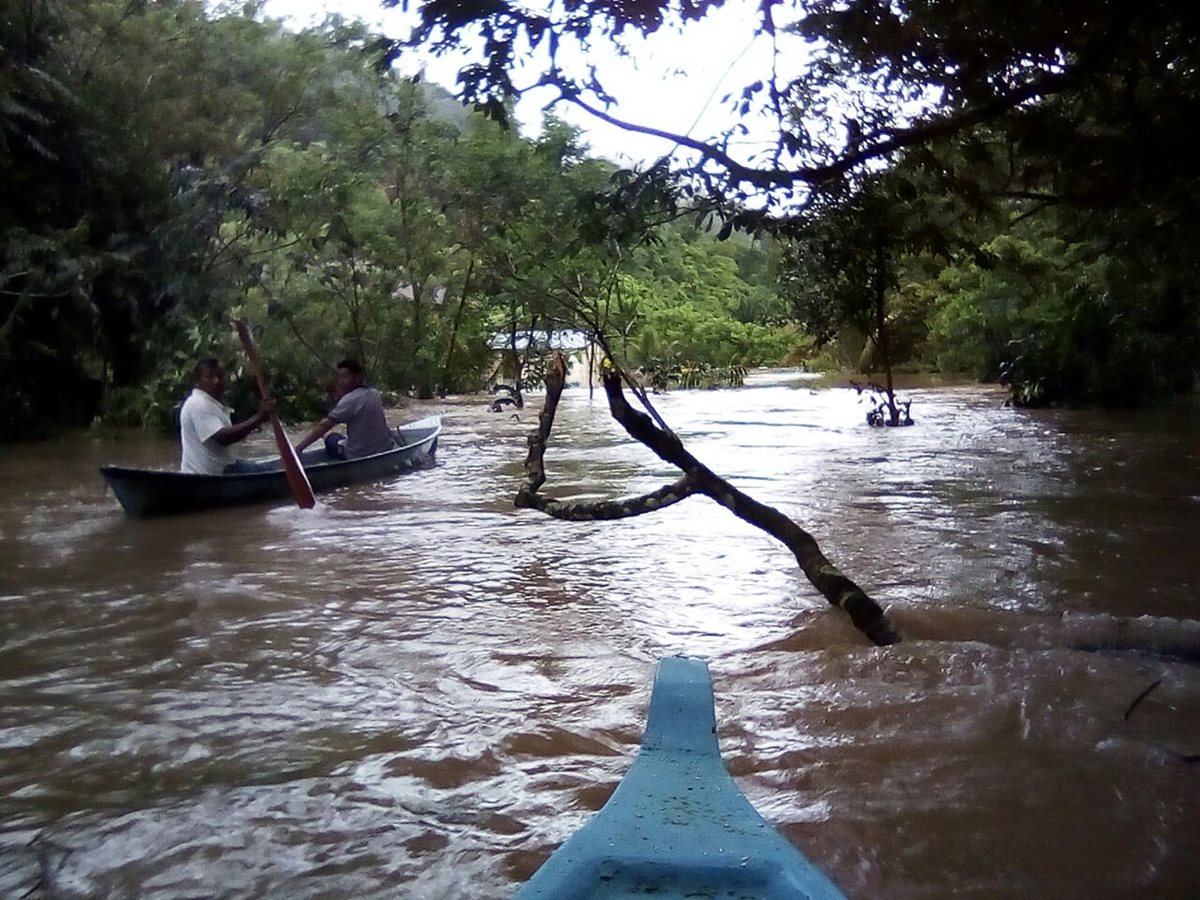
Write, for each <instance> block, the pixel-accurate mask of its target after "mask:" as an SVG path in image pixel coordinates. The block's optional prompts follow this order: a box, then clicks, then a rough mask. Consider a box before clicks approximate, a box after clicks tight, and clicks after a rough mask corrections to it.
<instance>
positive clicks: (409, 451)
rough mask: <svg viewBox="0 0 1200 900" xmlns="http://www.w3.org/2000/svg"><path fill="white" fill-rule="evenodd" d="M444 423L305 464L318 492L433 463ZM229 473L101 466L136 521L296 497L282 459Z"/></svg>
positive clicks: (412, 427) (425, 423) (312, 454)
mask: <svg viewBox="0 0 1200 900" xmlns="http://www.w3.org/2000/svg"><path fill="white" fill-rule="evenodd" d="M441 431H442V424H441V419H440V418H437V417H431V418H428V419H421V420H419V421H417V422H412V423H410V424H407V425H402V426H400V427H399V428H397V429H395V433H396V435H397V444H398V445H397V446H396V447H394V448H392V449H391V450H387V451H385V452H383V453H376V454H374V455H373V456H364V457H362V458H361V459H353V460H331V459H330V458H329V457H328V455H327V454H326V452H325V450H324V448H323V447H322V448H318V449H316V450H309V451H306V452H305V453H303V454H301V456H300V462H301V464H302V465H303V466H304V471H305V473H306V474H307V475H308V480H309V483H310V484H311V485H312V489H313V491H314V492H315V493H321V492H322V491H330V490H333V489H334V488H339V487H345V486H346V485H349V484H356V483H358V482H368V481H379V480H380V479H383V478H387V477H389V476H392V475H395V474H398V473H400V472H404V471H408V470H410V469H417V468H424V467H426V466H429V465H432V463H433V461H434V454H435V453H436V452H437V442H438V437H439V436H440V435H441ZM232 468H233V471H230V472H227V473H226V474H223V475H193V474H190V473H185V472H165V471H154V470H149V469H131V468H126V467H124V466H101V467H100V472H101V474H103V475H104V479H105V481H106V482H107V483H108V486H109V487H110V488H112V491H113V494H114V495H115V496H116V498H117V500H118V502H119V503H120V504H121V507H122V508H123V509H124V510H125V512H126V513H127V514H129V515H130V516H133V517H135V518H146V517H150V516H163V515H174V514H178V513H186V512H194V511H196V510H201V509H211V508H214V507H220V506H237V505H242V504H247V503H261V502H266V501H270V500H280V499H283V498H287V497H290V496H291V488H290V487H289V486H288V480H287V474H286V473H285V472H284V471H283V468H282V466H281V464H280V461H279V458H278V457H274V458H271V459H260V460H240V461H238V462H237V463H236V464H235V466H234V467H232Z"/></svg>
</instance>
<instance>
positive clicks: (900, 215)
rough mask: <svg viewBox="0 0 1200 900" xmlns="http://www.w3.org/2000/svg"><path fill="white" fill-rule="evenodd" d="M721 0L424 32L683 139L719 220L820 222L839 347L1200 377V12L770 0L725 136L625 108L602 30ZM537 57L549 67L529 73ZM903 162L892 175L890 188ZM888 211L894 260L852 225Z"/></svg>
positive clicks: (976, 1)
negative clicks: (612, 82)
mask: <svg viewBox="0 0 1200 900" xmlns="http://www.w3.org/2000/svg"><path fill="white" fill-rule="evenodd" d="M388 2H398V0H388ZM719 5H722V3H721V0H708V2H706V0H700V2H692V0H686V2H682V0H681V2H675V0H650V2H646V3H637V4H614V3H610V2H607V0H580V2H576V0H550V2H548V3H546V4H539V5H537V6H536V7H527V6H525V5H522V4H517V3H510V2H505V0H486V2H483V0H456V2H453V3H447V2H443V0H425V2H423V3H421V4H419V12H420V16H421V22H420V26H419V27H418V29H417V31H416V33H415V35H414V36H413V38H412V41H413V42H416V43H421V44H423V45H426V46H433V47H436V48H439V49H444V48H451V47H453V48H456V49H458V50H460V51H463V52H466V53H467V54H468V55H469V57H470V63H469V64H468V65H467V66H466V67H464V69H463V70H462V72H461V80H462V95H463V97H464V98H465V99H467V100H469V101H471V102H474V103H476V104H477V105H478V106H479V107H480V108H483V109H486V110H487V111H488V112H489V113H490V114H492V115H496V116H499V117H503V116H504V115H505V111H506V110H507V109H508V106H509V104H510V103H511V101H512V99H513V98H514V97H517V96H519V95H520V94H521V93H522V91H523V90H524V89H525V88H524V87H523V86H522V85H537V86H538V87H539V89H544V86H545V85H551V86H553V87H555V88H557V90H558V92H559V98H558V101H557V102H559V103H562V104H569V105H572V106H575V107H577V108H580V109H583V110H585V111H587V112H589V113H591V114H593V115H595V116H598V117H602V118H605V119H606V120H608V121H610V122H616V123H617V124H621V125H623V126H624V127H627V128H629V129H630V130H633V131H638V132H641V133H645V134H652V135H655V136H658V137H661V138H663V139H664V141H665V143H664V152H669V148H670V147H671V146H672V145H673V146H674V147H675V148H678V151H679V152H676V153H674V155H673V156H672V159H671V165H670V166H666V165H664V166H660V167H658V169H657V177H658V180H659V181H660V182H661V183H662V184H673V185H675V186H676V187H678V188H679V189H682V190H683V191H685V192H686V193H688V194H690V195H691V196H692V197H693V198H694V202H696V203H701V204H707V205H709V206H710V207H711V208H712V209H714V210H717V211H719V213H720V215H721V216H722V217H723V218H724V219H725V223H726V230H727V229H728V228H729V226H734V227H737V228H745V229H749V230H756V231H757V230H762V229H768V230H771V231H773V232H775V233H781V234H783V235H785V236H787V237H796V238H797V240H796V242H795V244H794V245H792V246H791V247H790V248H789V250H788V253H787V254H785V255H788V256H790V257H791V258H792V262H793V263H794V265H791V264H789V265H787V266H785V271H788V272H791V273H792V276H793V277H792V278H791V283H790V285H789V292H790V293H791V296H792V299H793V301H794V303H795V304H796V311H797V313H798V315H799V316H800V318H801V319H803V320H804V321H806V322H808V323H809V324H810V325H812V326H813V327H815V328H816V329H817V331H818V334H817V335H816V337H817V338H818V339H819V340H821V341H822V342H824V343H826V344H828V345H829V348H835V347H836V344H837V342H835V341H833V338H834V337H838V336H840V337H841V338H842V340H841V343H850V342H853V338H854V335H857V341H858V342H860V343H861V341H862V340H863V339H864V337H866V338H867V339H869V340H870V341H871V342H872V343H874V344H875V345H876V349H878V342H879V340H881V339H883V340H886V337H885V335H886V332H887V331H889V330H891V331H893V332H895V333H898V334H902V337H903V340H900V341H895V342H893V343H894V345H895V347H894V349H896V350H899V349H900V345H902V344H911V345H912V349H913V352H914V353H915V354H916V355H917V356H918V357H924V361H925V362H926V363H929V362H933V361H936V360H940V361H942V362H943V363H952V364H954V365H956V366H962V367H965V368H968V369H970V370H975V371H977V372H981V373H984V374H993V375H1003V376H1004V377H1006V378H1008V379H1011V383H1012V384H1013V387H1014V398H1015V399H1016V400H1017V401H1018V402H1025V403H1047V402H1055V401H1069V402H1093V403H1112V404H1128V403H1141V402H1147V401H1152V400H1156V399H1161V398H1162V397H1164V396H1168V395H1169V394H1170V393H1172V392H1174V391H1178V390H1187V389H1192V388H1193V387H1194V385H1195V382H1196V378H1197V374H1198V373H1200V355H1198V351H1200V292H1198V291H1197V288H1196V280H1195V278H1194V277H1193V274H1194V273H1193V271H1192V270H1193V269H1194V267H1195V262H1194V260H1195V254H1194V253H1193V252H1191V251H1190V250H1189V248H1190V247H1194V246H1195V244H1196V239H1197V238H1198V237H1200V233H1198V231H1200V216H1198V213H1197V210H1198V209H1200V203H1198V197H1200V185H1198V183H1197V178H1198V176H1197V173H1196V171H1195V167H1194V165H1193V163H1192V159H1191V152H1192V139H1191V136H1190V123H1191V122H1194V121H1195V120H1196V117H1197V114H1198V113H1200V42H1197V41H1196V40H1195V36H1196V34H1200V7H1197V6H1196V5H1195V4H1190V3H1177V2H1173V0H1142V2H1136V3H1134V2H1099V3H1098V2H1093V0H1052V2H1041V0H1038V2H1031V3H1021V4H1013V3H1011V2H1009V0H970V2H961V0H914V2H893V3H881V2H879V0H787V2H781V3H769V4H756V5H754V6H753V7H752V8H751V7H749V6H748V7H747V14H748V15H751V14H753V15H756V16H757V17H758V34H759V36H760V38H761V39H762V45H761V46H758V47H756V54H757V55H758V56H759V57H760V58H761V59H762V61H763V65H762V68H761V74H760V77H758V78H756V79H755V80H752V81H750V83H748V84H745V85H744V86H743V87H742V88H741V89H740V90H739V89H737V88H733V89H731V90H730V91H729V94H728V96H727V97H726V101H727V103H728V106H729V110H730V116H729V118H728V125H727V127H726V128H725V130H724V131H722V132H721V133H717V134H714V135H712V136H709V137H705V138H698V137H696V136H694V135H692V134H669V133H666V132H663V131H662V130H660V129H659V128H656V127H655V125H656V123H653V122H622V121H621V120H620V118H619V116H616V115H614V114H613V112H614V111H613V110H612V109H610V108H609V106H608V104H609V101H610V99H611V98H610V97H609V95H608V93H607V90H606V87H605V85H604V83H603V71H602V70H600V69H598V68H597V67H595V66H594V65H588V64H584V65H579V64H577V61H576V57H579V56H582V58H583V59H584V60H585V63H590V62H592V61H593V60H595V59H596V55H595V53H594V48H595V47H597V46H598V45H600V44H607V45H610V46H613V47H615V48H617V49H618V50H621V49H622V48H628V46H629V45H628V43H627V38H628V35H630V34H637V35H640V36H649V37H650V38H651V39H653V37H654V36H655V35H656V33H657V32H659V31H660V30H666V29H668V28H675V27H683V28H684V29H686V27H687V24H688V23H689V22H691V21H693V20H696V19H700V18H702V17H704V16H705V15H706V14H707V13H708V11H709V10H710V9H711V8H713V7H715V6H719ZM480 37H482V38H483V39H482V40H480ZM397 47H398V48H399V47H402V45H397ZM530 48H533V49H534V50H535V51H536V52H535V53H534V54H532V56H533V58H534V59H536V60H538V61H539V62H540V64H541V69H542V72H541V77H540V78H537V77H530V75H529V71H528V70H529V66H530V64H531V63H530V55H531V54H530V53H529V50H530ZM797 60H804V62H803V64H799V65H796V64H794V63H795V61H797ZM518 62H520V63H521V64H522V65H521V66H518ZM518 71H520V72H521V75H520V78H519V79H518V78H516V77H514V73H515V72H518ZM751 77H753V76H751ZM763 121H767V122H770V123H771V129H772V130H773V131H774V136H773V137H771V135H770V134H769V133H768V134H765V135H762V137H765V138H767V143H768V146H766V147H765V148H764V147H763V146H762V144H761V142H754V143H753V144H752V146H753V147H754V149H749V150H745V151H742V150H740V145H739V138H740V137H742V136H744V135H745V134H746V128H747V124H746V123H755V125H756V127H757V126H758V124H759V123H761V122H763ZM884 170H887V171H889V172H891V173H892V175H893V176H894V177H891V178H889V179H887V180H886V181H887V183H886V184H884V185H880V183H879V177H878V176H879V173H880V172H882V171H884ZM869 207H874V208H876V209H878V210H884V209H885V208H886V210H887V212H886V218H887V220H888V221H889V222H890V224H889V230H890V232H891V234H892V237H891V238H889V240H888V241H887V243H888V252H887V254H886V255H887V257H888V258H887V259H886V260H880V257H879V246H880V245H879V244H878V243H877V242H874V241H871V240H866V241H863V240H862V238H863V234H862V229H861V228H855V227H851V222H852V220H853V219H854V218H855V215H856V211H862V210H864V209H866V208H869ZM823 220H824V221H823ZM1034 220H1036V221H1034ZM861 224H863V225H866V224H868V223H867V221H866V220H861ZM839 232H840V234H841V237H840V240H841V241H842V243H843V246H840V247H839V246H835V244H836V243H837V240H839V238H838V233H839ZM1018 248H1023V249H1018ZM814 252H816V253H817V255H818V257H819V258H818V259H815V260H814V259H812V258H811V256H812V254H813V253H814ZM872 257H874V258H875V260H876V262H877V263H879V264H877V265H872V263H871V259H872ZM1033 257H1038V258H1040V259H1041V262H1040V263H1039V264H1037V265H1033V264H1032V263H1033ZM872 270H873V271H874V275H875V276H881V277H882V278H883V280H884V281H885V282H887V285H888V286H887V287H886V289H885V291H884V296H883V298H882V305H883V307H884V309H885V314H884V316H883V325H884V326H886V327H882V328H881V327H880V324H881V323H880V322H879V318H878V316H877V317H876V321H875V323H874V324H873V325H869V326H868V325H866V324H865V323H864V322H863V321H862V313H863V311H864V310H865V309H866V305H865V301H864V299H863V298H864V297H865V296H869V295H871V294H872V291H871V289H870V285H868V284H867V283H866V282H867V281H868V280H869V279H870V278H871V277H874V276H873V275H872V274H871V273H872ZM801 282H803V283H801ZM876 286H878V285H876ZM855 294H859V295H860V296H858V297H855V296H853V295H855ZM874 296H875V298H876V300H875V302H874V305H875V308H876V310H878V308H879V305H880V303H879V297H878V293H877V292H876V293H875V294H874ZM931 315H932V316H934V318H933V321H930V316H931ZM930 326H932V334H931V335H930V336H931V339H932V341H933V343H932V345H926V346H925V347H924V348H923V349H922V347H921V346H920V345H921V344H922V342H923V340H924V338H925V336H926V335H925V332H926V331H927V330H928V328H929V327H930ZM831 329H832V330H831ZM827 352H828V350H827ZM893 357H894V361H899V360H900V358H901V354H900V353H898V352H897V353H894V354H893Z"/></svg>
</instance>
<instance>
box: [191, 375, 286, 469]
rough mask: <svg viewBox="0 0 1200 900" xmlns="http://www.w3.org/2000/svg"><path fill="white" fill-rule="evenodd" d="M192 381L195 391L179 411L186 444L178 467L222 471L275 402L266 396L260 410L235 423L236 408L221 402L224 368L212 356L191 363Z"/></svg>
mask: <svg viewBox="0 0 1200 900" xmlns="http://www.w3.org/2000/svg"><path fill="white" fill-rule="evenodd" d="M192 384H193V387H192V392H191V394H189V395H188V398H187V399H186V400H184V401H183V408H182V409H180V411H179V438H180V442H181V443H182V445H183V452H182V455H181V457H180V460H179V471H181V472H190V473H192V474H194V475H220V474H221V473H222V472H223V471H224V470H225V467H226V466H227V465H229V464H230V463H232V462H233V450H232V449H231V448H232V447H233V445H234V444H236V443H237V442H238V441H240V440H242V439H244V438H245V437H247V436H248V435H249V434H250V433H251V432H252V431H254V429H256V428H257V427H258V426H259V425H261V424H262V423H263V422H265V421H267V420H268V419H270V418H271V414H272V413H274V412H275V410H276V403H275V401H274V400H273V399H271V398H267V399H266V400H263V401H262V403H261V404H260V406H259V409H258V412H256V413H255V414H254V415H252V416H251V417H250V418H248V419H244V420H243V421H241V422H238V423H237V424H236V425H235V424H234V423H233V419H232V412H233V411H232V410H231V409H230V408H229V407H228V406H226V405H225V404H223V403H222V402H221V398H222V397H223V396H225V370H224V369H223V368H222V367H221V364H220V363H219V362H218V361H217V360H216V359H215V358H213V357H211V356H209V357H206V358H204V359H202V360H200V361H199V362H198V363H196V365H195V366H193V367H192Z"/></svg>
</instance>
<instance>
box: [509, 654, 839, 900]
mask: <svg viewBox="0 0 1200 900" xmlns="http://www.w3.org/2000/svg"><path fill="white" fill-rule="evenodd" d="M647 897H654V898H655V900H674V898H694V897H711V898H717V897H721V898H747V900H748V898H756V900H785V898H786V900H805V898H808V900H845V897H844V895H843V894H842V892H841V891H840V890H839V889H838V888H837V887H836V886H835V885H834V884H833V882H831V881H830V880H829V879H828V878H827V877H826V876H825V875H824V874H823V873H822V872H821V871H820V870H819V869H817V868H816V866H814V865H813V864H812V863H811V862H809V860H808V858H807V857H805V856H804V854H803V853H801V852H800V851H799V850H797V849H796V848H795V847H793V846H792V845H791V844H790V843H788V842H787V841H786V840H785V839H784V838H783V836H782V835H780V834H779V832H777V831H775V829H774V828H772V827H771V825H770V824H769V823H768V822H766V820H764V819H763V818H762V817H761V816H760V815H759V814H758V812H757V811H756V810H755V809H754V807H753V806H752V805H751V804H750V801H749V800H747V799H746V797H745V796H744V795H743V794H742V792H741V791H740V790H739V789H738V787H737V785H736V784H735V783H734V781H733V778H732V777H730V775H729V773H728V771H727V770H726V769H725V763H724V762H723V761H722V759H721V752H720V749H719V748H718V746H717V727H716V717H715V713H714V708H713V695H712V682H711V680H710V678H709V674H708V666H707V665H706V664H705V663H704V662H703V661H702V660H699V659H688V658H685V657H667V658H665V659H663V660H661V661H660V662H659V664H658V671H657V673H656V675H655V679H654V690H653V692H652V694H651V698H650V713H649V716H648V718H647V722H646V732H645V735H644V737H643V739H642V749H641V751H640V752H639V753H638V756H637V759H636V760H635V761H634V764H633V766H632V767H631V768H630V769H629V771H628V772H627V773H626V774H625V777H624V778H622V779H621V782H620V784H618V785H617V789H616V791H615V792H614V793H613V795H612V797H611V798H609V801H608V802H607V803H606V804H605V805H604V807H603V808H602V809H601V810H600V812H598V813H596V815H595V816H593V817H592V818H591V819H590V820H589V821H588V822H587V823H586V824H585V825H584V826H583V828H581V829H580V830H579V831H577V832H576V833H575V834H573V835H572V836H571V837H570V838H568V839H567V841H566V843H564V844H563V845H562V846H561V847H560V848H559V849H558V850H556V851H555V852H554V853H553V854H552V855H551V856H550V858H549V859H548V860H546V862H545V864H543V866H542V867H541V868H540V869H538V871H537V872H535V873H534V875H533V877H532V878H531V879H530V880H529V881H528V882H527V883H526V884H525V885H524V886H523V887H522V888H521V889H520V890H519V891H518V892H517V894H516V898H515V900H535V898H544V900H601V898H604V900H617V898H628V900H634V898H639V900H641V898H647Z"/></svg>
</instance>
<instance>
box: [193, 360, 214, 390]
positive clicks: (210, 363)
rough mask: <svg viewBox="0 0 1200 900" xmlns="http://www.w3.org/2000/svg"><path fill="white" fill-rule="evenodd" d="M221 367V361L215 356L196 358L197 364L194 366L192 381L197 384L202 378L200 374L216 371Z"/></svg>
mask: <svg viewBox="0 0 1200 900" xmlns="http://www.w3.org/2000/svg"><path fill="white" fill-rule="evenodd" d="M219 368H221V361H220V360H219V359H217V358H216V357H215V356H206V357H204V358H203V359H198V360H196V364H195V365H194V366H192V383H193V384H195V383H196V382H197V381H199V380H200V376H201V375H203V374H204V373H205V372H206V371H207V372H215V371H216V370H217V369H219Z"/></svg>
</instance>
